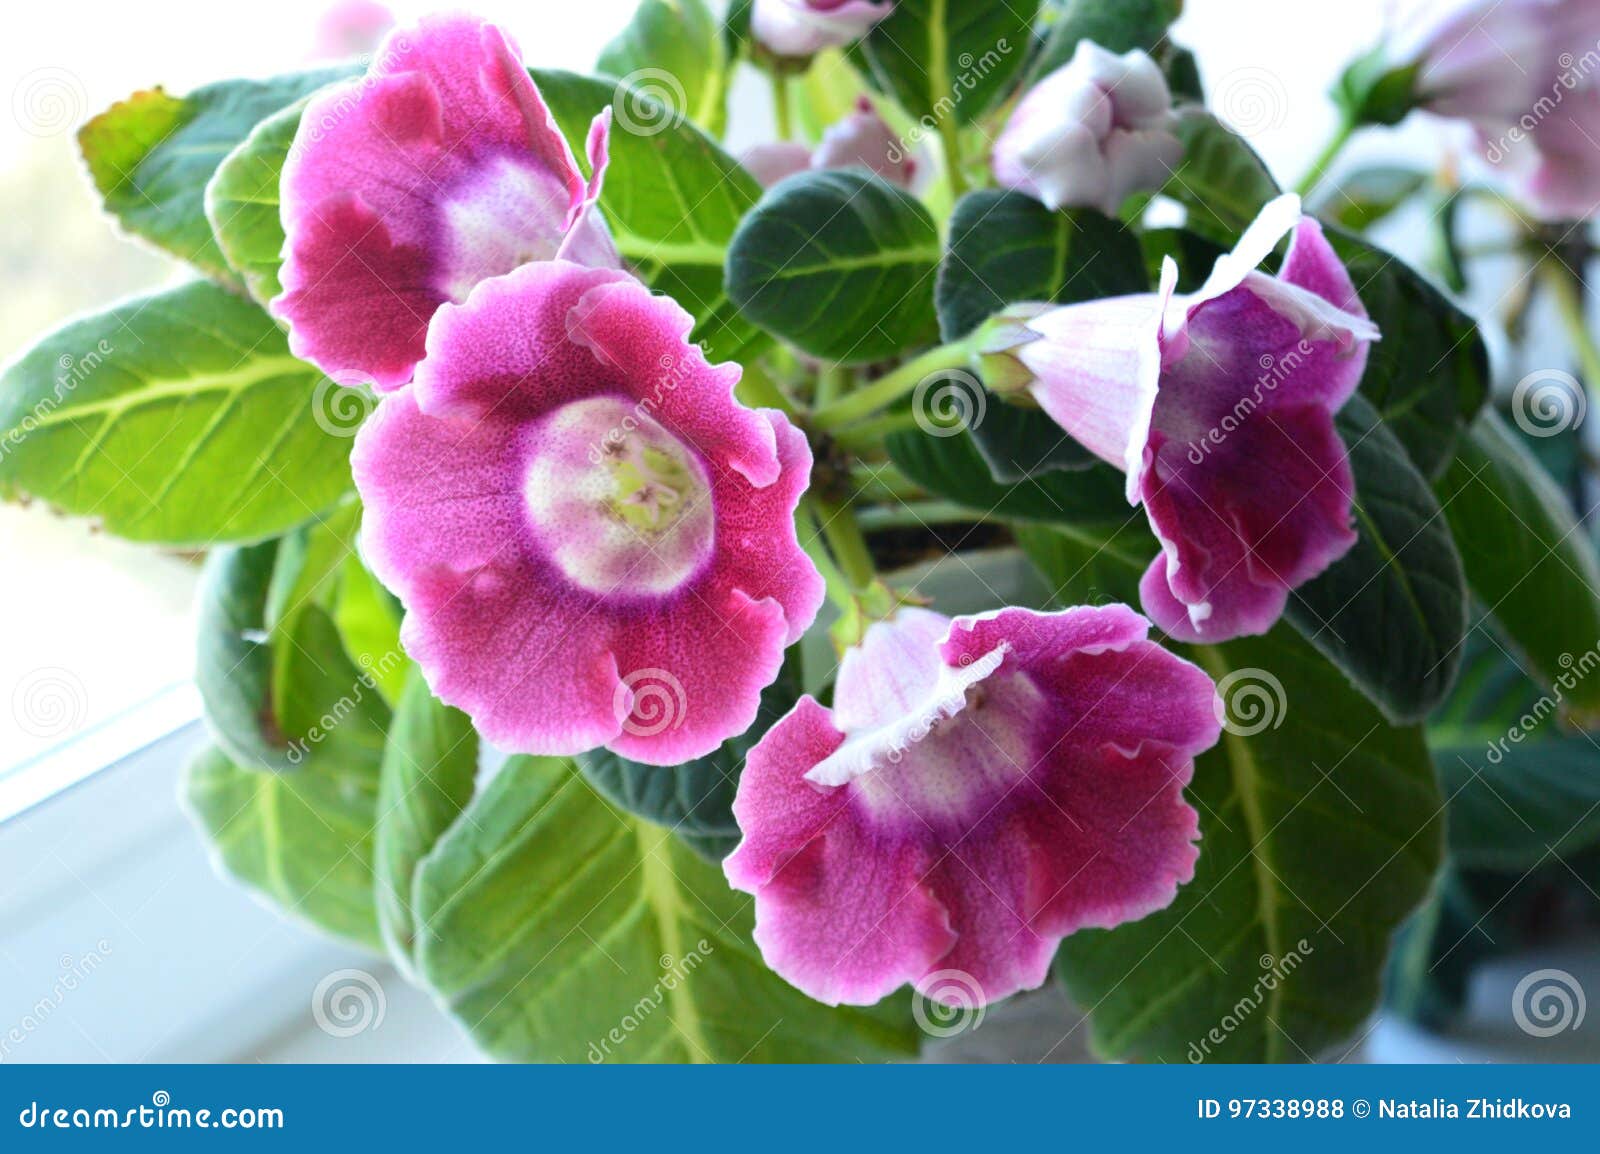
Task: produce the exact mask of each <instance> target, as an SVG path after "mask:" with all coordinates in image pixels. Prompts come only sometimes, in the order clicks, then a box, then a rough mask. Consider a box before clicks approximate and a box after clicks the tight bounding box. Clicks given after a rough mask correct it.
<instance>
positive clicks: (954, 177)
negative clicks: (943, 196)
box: [939, 115, 967, 202]
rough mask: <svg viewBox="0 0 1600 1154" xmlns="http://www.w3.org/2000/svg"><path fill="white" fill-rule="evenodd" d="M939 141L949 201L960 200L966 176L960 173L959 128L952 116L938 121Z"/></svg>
mask: <svg viewBox="0 0 1600 1154" xmlns="http://www.w3.org/2000/svg"><path fill="white" fill-rule="evenodd" d="M939 139H940V141H941V142H943V144H944V167H945V178H946V179H947V180H948V181H949V182H950V200H951V201H952V202H954V201H958V200H960V199H961V197H962V195H963V194H964V193H965V192H966V191H967V178H966V174H965V173H963V172H962V171H961V163H962V161H961V126H960V125H959V124H957V123H956V118H955V117H954V116H952V115H947V116H943V117H941V118H940V120H939Z"/></svg>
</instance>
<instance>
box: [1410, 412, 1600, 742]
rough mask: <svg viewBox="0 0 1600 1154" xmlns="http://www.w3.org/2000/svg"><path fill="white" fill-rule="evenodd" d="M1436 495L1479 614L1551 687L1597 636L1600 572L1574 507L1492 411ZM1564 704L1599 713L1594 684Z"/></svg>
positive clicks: (1579, 688)
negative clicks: (1479, 605)
mask: <svg viewBox="0 0 1600 1154" xmlns="http://www.w3.org/2000/svg"><path fill="white" fill-rule="evenodd" d="M1437 489H1438V493H1439V503H1440V504H1441V505H1442V506H1444V511H1445V516H1446V517H1447V518H1449V521H1450V528H1451V531H1452V532H1453V533H1454V534H1455V539H1456V545H1457V547H1458V548H1459V549H1460V550H1461V560H1462V563H1463V564H1464V565H1465V567H1466V573H1467V585H1468V586H1469V587H1470V588H1471V590H1472V592H1473V594H1474V595H1475V596H1476V597H1477V599H1478V600H1479V601H1480V602H1481V603H1482V604H1483V606H1484V608H1485V617H1486V618H1487V617H1489V616H1492V617H1493V619H1494V621H1495V622H1496V623H1498V625H1499V627H1500V629H1501V630H1502V631H1503V632H1504V633H1505V634H1506V636H1507V637H1508V638H1509V640H1510V642H1511V644H1512V647H1513V649H1514V650H1515V652H1516V654H1517V656H1518V658H1519V664H1521V665H1522V666H1523V668H1524V670H1525V671H1526V672H1527V673H1528V674H1529V676H1530V677H1531V678H1532V679H1533V680H1534V681H1535V682H1537V683H1538V684H1539V685H1541V686H1544V687H1549V686H1552V685H1555V684H1556V682H1557V679H1558V678H1560V677H1561V675H1562V674H1563V673H1564V672H1565V671H1566V670H1567V668H1568V667H1569V665H1570V664H1571V663H1572V661H1573V660H1574V658H1576V657H1578V656H1579V655H1581V654H1583V653H1585V652H1587V651H1589V650H1590V649H1591V647H1592V646H1594V644H1595V639H1596V638H1600V565H1597V564H1596V560H1595V553H1594V546H1593V544H1591V543H1590V541H1589V539H1588V537H1587V535H1586V534H1585V533H1584V530H1583V528H1582V526H1581V524H1580V523H1579V521H1578V518H1577V516H1576V515H1575V514H1574V512H1573V510H1572V507H1571V506H1570V505H1569V504H1568V503H1567V501H1566V499H1565V498H1564V497H1563V496H1562V495H1561V492H1560V490H1559V489H1558V488H1557V487H1556V485H1555V483H1554V482H1552V481H1551V480H1550V478H1549V477H1548V476H1546V475H1545V473H1544V472H1543V471H1542V470H1541V469H1540V468H1539V465H1538V463H1537V462H1536V461H1534V459H1533V458H1532V456H1530V455H1529V453H1528V452H1527V450H1525V449H1524V448H1523V447H1522V446H1521V445H1519V444H1518V443H1517V442H1516V439H1515V437H1514V436H1513V435H1512V433H1511V431H1510V430H1509V429H1507V428H1506V426H1505V423H1504V422H1503V421H1501V419H1500V417H1499V415H1498V414H1496V413H1495V412H1494V411H1493V410H1492V409H1485V410H1484V412H1483V413H1482V414H1481V415H1480V416H1479V417H1478V419H1477V421H1476V422H1475V423H1474V424H1473V426H1472V427H1471V429H1469V430H1468V432H1467V435H1466V436H1465V437H1464V438H1463V439H1462V441H1461V446H1460V451H1459V454H1458V456H1457V457H1456V459H1455V461H1454V462H1453V463H1452V464H1451V465H1450V467H1449V469H1448V470H1447V471H1446V472H1445V474H1444V476H1443V477H1442V478H1440V480H1439V482H1438V485H1437ZM1482 624H1483V621H1482V620H1480V621H1479V622H1478V626H1480V627H1481V625H1482ZM1563 705H1564V708H1565V709H1566V710H1567V711H1568V712H1570V713H1571V714H1573V715H1574V716H1576V717H1577V718H1579V719H1580V720H1582V719H1588V720H1592V719H1594V718H1595V717H1597V716H1600V677H1588V678H1584V679H1582V680H1581V681H1579V682H1578V684H1577V685H1576V686H1574V687H1573V688H1572V689H1571V691H1570V692H1569V693H1568V694H1567V699H1566V701H1565V702H1564V703H1563Z"/></svg>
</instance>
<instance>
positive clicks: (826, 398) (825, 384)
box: [815, 365, 850, 409]
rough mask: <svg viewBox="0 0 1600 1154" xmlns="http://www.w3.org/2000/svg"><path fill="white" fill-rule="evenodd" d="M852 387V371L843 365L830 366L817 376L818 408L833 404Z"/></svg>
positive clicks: (816, 401)
mask: <svg viewBox="0 0 1600 1154" xmlns="http://www.w3.org/2000/svg"><path fill="white" fill-rule="evenodd" d="M849 386H850V370H849V369H847V368H845V367H844V366H843V365H829V366H828V367H827V368H825V369H823V370H822V371H821V372H820V373H818V374H817V390H816V399H815V404H816V406H817V408H819V409H820V408H822V407H823V406H825V405H828V404H831V403H832V402H833V401H835V400H837V399H838V398H839V397H841V396H843V395H844V394H845V392H846V390H847V389H848V388H849Z"/></svg>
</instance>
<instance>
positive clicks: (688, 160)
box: [532, 69, 764, 360]
mask: <svg viewBox="0 0 1600 1154" xmlns="http://www.w3.org/2000/svg"><path fill="white" fill-rule="evenodd" d="M532 73H533V79H534V82H535V83H536V84H538V86H539V90H540V91H541V92H542V93H543V94H544V98H545V101H546V102H547V103H548V104H549V106H550V111H551V113H552V114H553V115H554V116H555V118H556V123H557V124H558V125H559V126H560V128H561V131H562V133H563V134H565V135H566V137H567V139H568V141H569V142H571V143H572V145H573V150H574V152H576V153H578V154H579V155H582V152H583V141H584V138H585V136H586V135H587V133H588V131H589V122H590V121H591V120H592V119H593V118H594V116H595V115H596V114H597V113H599V112H600V111H601V110H602V109H604V108H606V107H607V106H611V107H613V109H614V110H615V113H616V116H615V120H614V122H613V124H612V130H611V167H610V169H609V170H608V172H607V175H606V184H605V190H604V192H603V193H602V195H601V198H600V207H601V209H602V211H603V212H604V214H605V218H606V222H607V223H608V224H609V225H610V226H611V233H612V236H613V237H615V238H616V242H617V248H618V249H619V250H620V251H621V253H622V255H623V256H624V257H625V258H627V260H628V261H629V262H630V263H631V264H632V265H633V266H634V268H635V269H636V270H637V271H638V272H639V273H640V275H641V276H643V277H644V279H645V280H646V282H647V283H649V284H650V286H651V287H652V288H655V289H658V290H660V291H661V292H665V293H668V294H669V295H671V296H672V297H673V298H674V299H676V300H677V301H678V303H679V304H681V305H682V306H683V307H684V308H686V309H688V310H689V312H691V313H693V314H694V317H695V320H696V321H697V322H698V324H697V326H696V328H695V331H694V339H695V340H697V341H702V342H704V343H706V344H707V345H708V347H709V349H710V352H711V355H712V357H713V359H727V360H736V359H740V358H742V357H744V356H746V355H748V353H749V350H750V349H752V348H753V347H755V346H756V345H758V344H759V342H760V341H761V340H763V339H764V338H763V337H762V335H761V334H760V333H759V331H758V330H757V329H755V327H754V326H753V325H751V324H750V322H749V321H747V320H746V319H744V318H743V317H741V316H740V315H739V310H738V309H736V308H735V307H734V306H733V305H732V304H731V303H730V302H729V300H728V297H727V294H726V293H725V292H724V290H723V283H722V280H723V265H724V263H725V261H726V259H727V253H728V246H729V243H730V242H731V241H732V240H733V234H734V229H735V228H737V227H738V224H739V221H740V219H741V218H742V217H743V216H744V214H745V213H746V212H747V211H749V209H750V208H751V207H752V206H753V205H754V204H755V203H756V201H757V200H759V199H760V197H761V186H760V185H758V184H757V183H756V181H755V178H754V177H752V176H751V175H750V174H749V173H748V172H746V171H745V170H744V169H743V168H741V167H740V166H739V164H738V163H737V162H736V161H735V160H733V159H732V158H731V157H730V156H728V154H727V153H725V152H723V151H722V149H721V148H719V147H718V146H717V144H716V143H715V142H714V141H712V140H711V138H710V137H708V136H706V135H705V133H703V132H701V131H700V130H699V129H697V128H696V127H695V126H694V125H693V124H691V123H689V121H688V120H687V119H686V118H685V117H684V115H683V110H682V109H681V108H678V109H674V108H669V107H668V106H667V105H666V104H664V103H662V102H661V101H660V100H659V99H658V98H657V97H656V96H654V95H652V92H651V89H650V87H649V85H648V84H644V85H639V84H628V83H620V82H618V81H615V80H603V79H599V78H596V77H592V76H580V75H578V74H577V73H573V72H561V71H555V70H549V69H533V70H532ZM624 111H626V115H623V113H624Z"/></svg>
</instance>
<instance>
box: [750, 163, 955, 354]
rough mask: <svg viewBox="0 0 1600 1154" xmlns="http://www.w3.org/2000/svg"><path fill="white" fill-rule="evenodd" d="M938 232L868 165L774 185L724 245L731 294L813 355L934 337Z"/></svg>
mask: <svg viewBox="0 0 1600 1154" xmlns="http://www.w3.org/2000/svg"><path fill="white" fill-rule="evenodd" d="M938 265H939V232H938V229H937V228H936V227H935V226H934V223H933V218H932V217H930V216H929V215H928V210H927V209H925V208H924V207H923V206H922V204H921V203H920V202H919V201H917V200H916V198H914V197H913V196H911V195H910V194H909V193H907V192H905V191H903V190H902V189H899V188H897V187H895V186H894V185H892V184H890V183H889V182H888V181H886V180H884V179H882V178H881V177H878V176H874V175H873V174H871V173H869V172H867V171H866V170H865V169H842V170H831V171H827V172H807V173H801V174H800V175H798V176H791V177H790V178H789V179H788V180H785V181H784V182H783V183H781V184H779V185H778V186H777V187H775V188H773V189H771V190H770V191H769V192H768V193H767V195H766V196H765V197H763V198H762V201H761V203H760V204H759V205H757V206H756V208H755V210H754V211H753V212H751V213H750V215H749V216H747V217H746V218H745V220H744V223H743V224H741V225H740V226H739V231H738V233H737V235H735V236H734V238H733V245H732V247H731V248H730V249H729V251H728V269H727V284H728V295H729V296H730V297H731V298H732V299H733V301H734V303H735V304H737V305H738V306H739V308H740V309H741V310H743V312H744V314H745V315H746V316H748V317H749V318H750V319H751V320H753V321H755V323H756V324H758V325H760V326H761V327H762V328H764V329H766V330H767V331H768V332H771V333H774V334H776V335H777V336H780V337H783V338H784V339H785V340H788V341H790V342H792V343H793V344H795V345H796V346H798V347H799V348H800V349H801V350H803V351H805V352H808V353H810V354H811V355H812V356H816V357H823V358H825V359H827V360H831V361H850V362H862V361H878V360H883V359H884V358H886V357H891V356H894V355H895V354H897V353H901V352H904V351H906V350H907V349H910V348H913V347H915V346H916V345H918V344H919V343H922V342H925V341H927V340H929V339H930V338H932V337H933V336H934V335H935V319H934V311H933V281H934V274H935V271H936V270H937V268H938Z"/></svg>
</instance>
